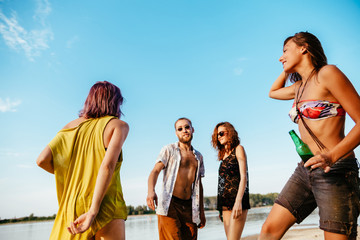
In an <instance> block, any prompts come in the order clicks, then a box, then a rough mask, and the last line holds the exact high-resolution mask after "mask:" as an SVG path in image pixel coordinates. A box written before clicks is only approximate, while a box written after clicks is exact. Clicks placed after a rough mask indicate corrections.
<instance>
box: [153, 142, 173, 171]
mask: <svg viewBox="0 0 360 240" xmlns="http://www.w3.org/2000/svg"><path fill="white" fill-rule="evenodd" d="M169 156H170V149H169V147H168V146H164V147H163V148H162V149H161V151H160V153H159V156H158V157H157V158H156V163H158V162H162V163H163V164H164V166H165V167H166V166H167V164H168V162H169V158H170V157H169Z"/></svg>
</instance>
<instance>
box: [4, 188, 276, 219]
mask: <svg viewBox="0 0 360 240" xmlns="http://www.w3.org/2000/svg"><path fill="white" fill-rule="evenodd" d="M278 195H279V194H278V193H268V194H259V193H257V194H253V193H250V206H251V207H263V206H271V205H273V204H274V201H275V199H276V198H277V196H278ZM126 208H127V212H128V215H142V214H154V213H155V211H153V210H151V209H149V208H148V207H147V206H146V205H142V206H137V207H133V206H131V205H128V206H127V207H126ZM204 208H205V210H216V196H214V197H204ZM55 217H56V214H54V215H52V216H49V217H37V216H34V214H33V213H32V214H30V215H29V216H28V217H22V218H12V219H0V224H4V223H17V222H27V221H46V220H53V219H55Z"/></svg>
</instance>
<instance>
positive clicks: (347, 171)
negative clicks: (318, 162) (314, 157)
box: [275, 159, 360, 239]
mask: <svg viewBox="0 0 360 240" xmlns="http://www.w3.org/2000/svg"><path fill="white" fill-rule="evenodd" d="M359 200H360V190H359V166H358V162H357V160H356V159H341V160H338V161H337V162H336V163H335V164H334V165H333V166H332V167H331V170H330V172H328V173H324V171H323V169H321V168H316V169H314V170H311V171H310V170H308V169H307V168H305V167H304V164H303V163H302V162H301V163H299V164H298V167H297V168H296V169H295V172H294V173H293V175H292V176H291V177H290V179H289V180H288V182H287V183H286V185H285V186H284V188H283V190H282V191H281V193H280V194H279V196H278V198H277V199H276V200H275V203H277V204H279V205H281V206H283V207H285V208H286V209H288V210H289V211H290V212H291V213H292V214H293V215H294V217H295V218H296V222H297V223H300V222H302V220H304V219H305V218H306V217H307V216H308V215H309V214H310V213H311V212H312V211H313V210H314V209H315V208H316V207H318V208H319V215H320V228H321V229H322V230H324V231H327V232H333V233H339V234H345V235H347V236H349V237H350V239H352V238H354V239H355V238H356V235H357V218H358V216H359V212H360V203H359Z"/></svg>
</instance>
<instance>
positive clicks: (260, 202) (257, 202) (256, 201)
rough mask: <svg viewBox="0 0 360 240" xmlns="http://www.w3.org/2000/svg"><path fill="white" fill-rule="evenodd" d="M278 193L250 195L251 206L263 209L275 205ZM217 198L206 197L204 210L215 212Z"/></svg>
mask: <svg viewBox="0 0 360 240" xmlns="http://www.w3.org/2000/svg"><path fill="white" fill-rule="evenodd" d="M278 195H279V194H278V193H268V194H259V193H256V194H254V193H250V197H249V198H250V206H251V207H252V208H253V207H263V206H272V205H274V202H275V199H276V198H277V196H278ZM216 198H217V197H216V196H214V197H204V208H205V210H215V209H216V202H217V199H216Z"/></svg>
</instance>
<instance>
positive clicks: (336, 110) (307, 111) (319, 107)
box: [289, 100, 346, 123]
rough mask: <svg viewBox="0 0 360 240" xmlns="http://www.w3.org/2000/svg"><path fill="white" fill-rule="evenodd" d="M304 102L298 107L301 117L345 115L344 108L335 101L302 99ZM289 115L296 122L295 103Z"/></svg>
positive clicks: (313, 117) (320, 117)
mask: <svg viewBox="0 0 360 240" xmlns="http://www.w3.org/2000/svg"><path fill="white" fill-rule="evenodd" d="M301 102H305V103H304V104H302V105H301V106H300V107H299V110H300V113H301V115H302V117H303V118H306V119H310V120H321V119H325V118H330V117H335V116H345V114H346V112H345V110H344V108H343V107H342V106H341V105H340V104H339V103H337V102H329V101H325V100H303V101H300V102H299V103H301ZM289 117H290V118H291V120H292V121H293V122H294V123H298V121H299V118H300V116H299V114H298V112H297V111H296V103H295V102H294V104H293V107H292V108H291V110H290V112H289Z"/></svg>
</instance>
